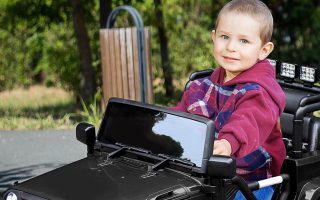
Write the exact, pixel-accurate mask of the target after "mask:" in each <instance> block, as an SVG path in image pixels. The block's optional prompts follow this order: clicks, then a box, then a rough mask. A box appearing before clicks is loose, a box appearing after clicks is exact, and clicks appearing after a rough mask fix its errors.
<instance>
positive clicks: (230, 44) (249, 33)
mask: <svg viewBox="0 0 320 200" xmlns="http://www.w3.org/2000/svg"><path fill="white" fill-rule="evenodd" d="M212 40H213V41H214V57H215V59H216V61H217V62H218V64H219V65H220V66H221V67H223V68H224V69H225V70H226V75H227V80H230V79H232V78H234V77H235V76H237V75H238V74H240V73H241V72H242V71H245V70H247V69H249V68H250V67H252V66H253V65H254V64H256V63H257V62H258V60H263V59H265V58H266V57H267V56H268V55H269V53H271V51H272V50H273V44H272V43H271V42H268V43H266V44H262V41H261V38H260V25H259V22H258V21H257V20H255V19H254V18H253V17H251V16H249V15H245V14H238V13H227V14H224V15H223V16H221V18H220V21H219V24H218V26H217V29H216V30H215V31H213V32H212Z"/></svg>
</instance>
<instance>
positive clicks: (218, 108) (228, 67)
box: [173, 0, 286, 199]
mask: <svg viewBox="0 0 320 200" xmlns="http://www.w3.org/2000/svg"><path fill="white" fill-rule="evenodd" d="M272 31H273V18H272V15H271V13H270V11H269V9H268V8H267V6H266V5H265V4H264V3H262V2H261V1H259V0H233V1H230V2H229V3H228V4H226V5H225V6H224V7H223V8H222V10H221V11H220V13H219V15H218V18H217V21H216V27H215V30H214V31H212V40H213V42H214V57H215V59H216V61H217V63H218V64H219V66H220V67H219V68H217V69H216V70H215V71H214V72H213V73H212V75H211V76H210V77H206V78H203V79H201V80H195V81H193V82H192V83H191V85H190V87H189V88H188V89H187V90H186V91H185V92H184V94H183V97H182V99H181V101H180V102H179V103H178V105H177V106H175V107H173V109H175V110H180V111H184V112H189V113H194V114H197V115H202V116H205V117H208V118H210V119H212V120H213V121H214V122H215V126H216V132H215V136H216V138H217V139H216V140H215V142H214V150H213V154H219V155H233V156H235V158H236V163H237V173H238V174H239V175H240V176H241V177H243V178H244V179H245V180H246V181H247V182H251V181H255V180H261V179H265V178H269V177H272V176H276V175H278V174H279V173H280V168H281V165H282V162H283V160H284V158H285V155H286V152H285V147H284V144H283V141H282V136H281V132H280V127H279V123H278V122H279V121H278V120H279V116H280V114H281V113H282V111H283V109H284V107H285V96H284V93H283V91H282V90H281V88H280V86H279V85H278V84H277V82H276V80H275V70H274V68H273V67H272V66H271V65H270V63H269V62H268V61H267V60H266V58H267V56H268V55H269V54H270V53H271V52H272V50H273V43H272V42H270V40H271V35H272ZM272 193H273V188H272V187H271V186H270V187H267V188H263V189H261V190H258V191H256V192H255V195H256V196H257V198H258V199H271V196H272ZM239 196H241V193H239V192H238V194H237V197H236V199H241V198H240V197H239Z"/></svg>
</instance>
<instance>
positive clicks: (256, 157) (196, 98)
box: [185, 77, 271, 182]
mask: <svg viewBox="0 0 320 200" xmlns="http://www.w3.org/2000/svg"><path fill="white" fill-rule="evenodd" d="M259 87H260V86H259V85H258V84H256V83H246V84H238V85H231V86H219V85H218V84H214V83H212V82H211V80H210V77H206V78H203V79H200V80H195V81H193V82H192V84H191V85H190V87H189V89H188V92H187V93H185V95H186V97H185V99H186V105H188V106H187V107H186V109H187V112H189V113H193V114H197V115H201V116H205V117H208V118H209V119H212V120H213V121H214V122H215V137H216V138H218V137H219V131H220V130H221V128H222V127H223V126H224V125H225V124H226V123H227V122H228V120H229V118H230V116H231V114H232V113H233V111H234V110H235V105H236V102H237V101H239V99H241V98H242V97H243V96H244V95H245V94H246V92H248V91H251V90H258V89H259ZM210 99H214V100H215V101H210ZM270 162H271V157H270V155H269V153H268V152H267V151H266V150H265V149H264V148H263V147H262V146H259V147H258V148H257V149H256V150H255V151H253V152H251V153H250V154H248V155H246V156H244V157H241V158H236V163H237V174H239V175H240V176H242V177H243V178H244V179H245V180H246V181H247V182H251V181H255V180H261V179H265V178H269V177H271V173H270V166H271V165H270Z"/></svg>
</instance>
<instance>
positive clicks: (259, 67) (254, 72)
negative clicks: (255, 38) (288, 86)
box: [211, 59, 285, 112]
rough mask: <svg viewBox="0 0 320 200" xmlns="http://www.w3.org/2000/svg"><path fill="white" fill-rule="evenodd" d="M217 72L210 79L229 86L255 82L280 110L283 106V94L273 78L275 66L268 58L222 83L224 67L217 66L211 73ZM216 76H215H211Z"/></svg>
mask: <svg viewBox="0 0 320 200" xmlns="http://www.w3.org/2000/svg"><path fill="white" fill-rule="evenodd" d="M216 73H219V75H218V76H213V75H212V76H211V81H212V82H213V83H215V84H218V85H222V86H231V85H236V84H244V83H257V84H258V85H260V86H261V87H263V88H264V89H265V90H266V91H267V93H268V94H269V95H270V96H271V98H272V99H273V100H274V102H275V103H276V104H277V105H278V106H279V108H280V110H281V112H282V111H283V109H284V107H285V95H284V92H283V91H282V89H281V87H280V85H279V84H278V83H277V81H276V79H275V76H276V75H275V68H274V67H273V66H272V65H271V64H270V62H269V61H268V60H266V59H265V60H262V61H259V62H257V63H256V64H255V65H254V66H252V67H251V68H249V69H248V70H246V71H243V72H242V73H241V74H239V75H238V76H236V77H235V78H233V79H232V80H230V81H228V82H225V83H223V80H224V76H225V73H226V72H225V69H223V68H222V67H219V68H217V70H215V71H214V73H213V74H216ZM213 77H216V78H213Z"/></svg>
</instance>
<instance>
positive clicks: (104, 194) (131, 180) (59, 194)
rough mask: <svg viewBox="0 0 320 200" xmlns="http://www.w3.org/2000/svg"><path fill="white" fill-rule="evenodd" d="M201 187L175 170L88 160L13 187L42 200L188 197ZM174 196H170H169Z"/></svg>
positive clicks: (128, 161)
mask: <svg viewBox="0 0 320 200" xmlns="http://www.w3.org/2000/svg"><path fill="white" fill-rule="evenodd" d="M200 186H201V184H200V183H199V182H198V181H197V180H195V179H193V178H190V176H188V175H186V174H182V173H178V172H176V171H174V170H170V169H163V170H159V171H157V172H153V171H148V165H146V164H145V163H142V162H138V161H136V160H132V159H128V158H122V157H120V158H117V159H113V160H112V161H108V160H106V159H102V158H101V157H88V158H85V159H82V160H79V161H77V162H74V163H72V164H69V165H66V166H64V167H62V168H59V169H56V170H54V171H51V172H49V173H46V174H43V175H41V176H38V177H36V178H33V179H30V180H28V181H25V182H23V183H20V184H18V185H16V186H14V187H13V188H12V189H17V190H20V191H23V192H26V193H29V194H33V195H36V196H39V197H42V198H45V199H77V200H81V199H84V200H89V199H90V200H94V199H104V200H105V199H115V200H116V199H119V200H120V199H121V200H122V199H123V200H125V199H126V200H127V199H130V200H135V199H156V198H155V197H157V196H159V195H163V194H166V193H170V194H171V195H172V194H177V195H180V196H181V197H182V196H185V197H187V196H188V195H189V193H190V191H191V190H194V189H199V190H200V188H201V187H200ZM172 192H173V193H172Z"/></svg>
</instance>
